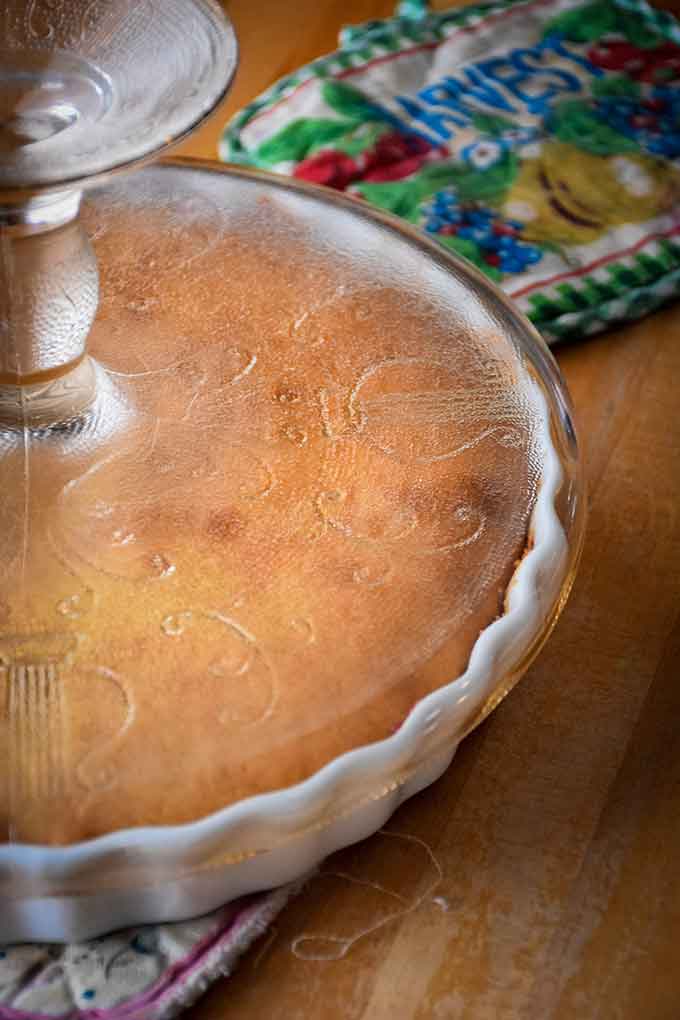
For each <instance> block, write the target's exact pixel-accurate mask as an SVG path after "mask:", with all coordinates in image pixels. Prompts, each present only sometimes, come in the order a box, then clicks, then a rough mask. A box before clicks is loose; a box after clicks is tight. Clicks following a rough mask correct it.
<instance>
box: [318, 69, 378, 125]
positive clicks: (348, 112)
mask: <svg viewBox="0 0 680 1020" xmlns="http://www.w3.org/2000/svg"><path fill="white" fill-rule="evenodd" d="M321 95H322V97H323V100H324V102H325V103H326V104H327V105H328V106H330V108H331V109H332V110H335V112H336V113H339V114H341V115H342V116H343V117H345V118H347V119H348V120H351V121H354V122H355V123H357V124H358V123H361V122H363V121H366V120H372V121H390V122H391V120H392V117H391V116H390V114H389V113H388V112H387V110H383V108H382V107H381V106H379V105H378V104H377V103H373V102H371V100H370V99H367V98H366V96H365V95H364V94H363V92H360V91H359V89H355V88H354V86H353V85H346V84H345V82H342V81H335V80H333V79H328V80H327V81H325V82H324V83H323V85H322V86H321Z"/></svg>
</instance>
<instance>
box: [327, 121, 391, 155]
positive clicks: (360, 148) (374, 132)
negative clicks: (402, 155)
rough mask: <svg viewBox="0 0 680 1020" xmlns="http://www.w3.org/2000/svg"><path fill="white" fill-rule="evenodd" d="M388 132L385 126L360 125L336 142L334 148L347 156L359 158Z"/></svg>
mask: <svg viewBox="0 0 680 1020" xmlns="http://www.w3.org/2000/svg"><path fill="white" fill-rule="evenodd" d="M386 130H387V128H386V126H385V125H384V124H372V123H370V122H369V123H367V124H359V126H358V127H357V128H356V129H355V130H354V131H350V132H349V133H348V134H346V135H342V137H340V138H339V139H337V141H336V142H335V144H334V146H333V148H334V149H336V150H337V151H338V152H344V153H345V155H347V156H358V155H359V154H360V153H362V152H365V151H366V150H367V149H372V148H373V146H374V145H375V144H376V142H377V141H378V139H379V138H380V136H381V135H384V134H385V131H386Z"/></svg>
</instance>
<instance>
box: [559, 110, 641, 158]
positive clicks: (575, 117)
mask: <svg viewBox="0 0 680 1020" xmlns="http://www.w3.org/2000/svg"><path fill="white" fill-rule="evenodd" d="M547 127H548V130H549V131H550V133H551V134H553V135H554V136H555V138H557V139H558V140H559V141H560V142H566V143H567V144H568V145H574V146H576V148H578V149H583V150H584V151H585V152H591V153H593V155H595V156H612V155H616V154H618V153H622V152H638V151H639V146H638V144H637V143H636V142H635V141H633V139H631V138H626V136H625V135H622V134H619V132H618V131H615V130H614V129H613V128H611V127H610V126H609V124H607V123H606V122H605V121H604V120H600V118H599V117H598V116H597V115H596V113H595V112H594V111H593V110H592V109H591V108H590V107H589V106H588V105H587V104H586V103H582V102H579V100H573V101H569V102H566V103H559V104H558V105H557V106H556V107H555V108H554V109H553V111H552V113H551V116H550V118H549V121H548V125H547Z"/></svg>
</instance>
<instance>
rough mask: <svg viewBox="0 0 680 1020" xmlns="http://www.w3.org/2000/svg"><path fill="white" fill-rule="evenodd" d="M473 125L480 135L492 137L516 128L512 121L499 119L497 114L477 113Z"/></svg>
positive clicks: (504, 118)
mask: <svg viewBox="0 0 680 1020" xmlns="http://www.w3.org/2000/svg"><path fill="white" fill-rule="evenodd" d="M472 123H473V125H474V126H475V127H476V128H477V130H478V131H479V133H480V135H491V136H492V137H495V136H497V135H502V134H503V132H504V131H508V130H509V129H511V128H514V127H515V124H514V123H513V122H512V121H511V120H508V119H507V118H506V117H499V116H497V114H495V113H475V114H473V116H472Z"/></svg>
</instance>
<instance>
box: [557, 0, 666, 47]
mask: <svg viewBox="0 0 680 1020" xmlns="http://www.w3.org/2000/svg"><path fill="white" fill-rule="evenodd" d="M607 34H616V35H623V36H625V38H626V39H627V40H628V42H631V43H635V45H636V46H640V47H642V48H650V47H652V46H658V45H659V42H660V40H661V36H660V34H659V33H658V32H654V31H652V30H651V29H650V28H648V27H647V26H646V25H645V24H644V22H643V21H642V19H641V18H640V17H639V16H636V15H633V14H630V13H629V12H628V11H624V10H622V9H621V8H620V7H617V6H616V5H615V4H612V3H611V2H610V0H595V3H590V4H584V6H583V7H576V8H575V9H574V10H572V11H565V13H564V14H558V15H557V17H556V18H552V20H551V21H549V22H548V24H547V25H546V27H545V31H544V33H543V36H544V38H545V36H548V35H561V36H564V38H565V39H569V41H570V42H577V43H590V42H595V41H596V40H598V39H600V38H601V36H603V35H607Z"/></svg>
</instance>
